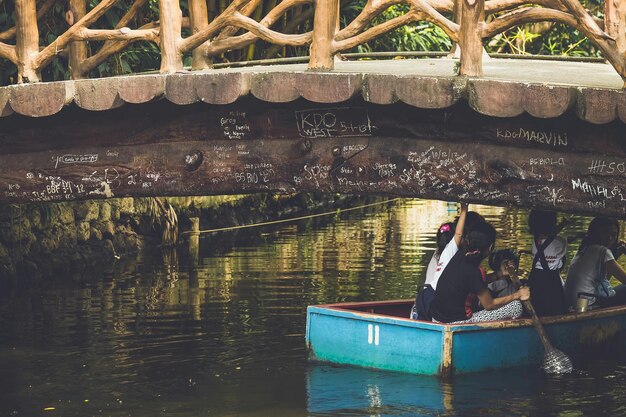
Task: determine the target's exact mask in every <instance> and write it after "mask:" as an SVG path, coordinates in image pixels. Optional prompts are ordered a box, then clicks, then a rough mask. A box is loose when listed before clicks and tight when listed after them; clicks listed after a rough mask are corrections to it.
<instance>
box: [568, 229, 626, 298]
mask: <svg viewBox="0 0 626 417" xmlns="http://www.w3.org/2000/svg"><path fill="white" fill-rule="evenodd" d="M619 232H620V228H619V222H618V221H617V220H614V219H609V218H607V217H596V218H594V219H593V220H592V221H591V223H590V224H589V228H588V229H587V234H586V235H585V237H584V238H583V240H582V242H581V244H580V247H579V248H578V252H577V253H576V256H575V257H574V259H573V260H572V264H571V265H570V267H569V271H568V272H567V281H566V282H565V297H566V300H567V302H568V304H569V306H570V307H574V306H575V305H576V301H577V299H578V298H579V297H584V298H587V299H588V300H589V305H590V306H593V307H609V306H614V305H620V304H626V285H619V286H618V287H615V288H613V287H612V286H611V285H610V283H609V279H610V278H611V277H615V278H616V279H617V280H619V281H620V282H622V284H624V283H626V271H624V269H622V267H621V266H619V264H618V263H617V262H616V259H617V258H619V257H620V255H622V254H623V253H624V251H625V250H624V248H625V245H624V242H620V241H618V239H619Z"/></svg>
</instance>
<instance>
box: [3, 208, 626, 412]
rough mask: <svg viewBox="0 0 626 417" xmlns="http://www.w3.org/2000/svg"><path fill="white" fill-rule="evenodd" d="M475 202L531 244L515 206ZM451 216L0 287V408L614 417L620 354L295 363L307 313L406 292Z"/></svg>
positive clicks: (516, 241)
mask: <svg viewBox="0 0 626 417" xmlns="http://www.w3.org/2000/svg"><path fill="white" fill-rule="evenodd" d="M477 210H478V211H480V212H481V213H483V214H484V215H485V216H486V217H487V218H488V220H489V221H491V222H492V223H493V224H494V225H495V226H496V228H497V229H498V232H499V240H498V246H499V247H513V248H518V249H522V248H528V247H529V244H530V240H529V236H528V234H527V232H526V218H527V214H528V213H527V211H523V210H513V209H500V208H491V207H479V208H477ZM456 213H457V206H456V205H452V204H446V203H441V202H425V201H419V200H395V201H394V202H392V203H389V204H386V205H379V206H376V207H370V208H367V209H364V210H356V211H350V212H348V213H345V214H336V215H333V216H328V217H324V218H318V219H314V220H309V221H300V222H297V223H291V224H282V225H278V226H274V227H272V228H265V229H254V230H252V229H251V230H247V231H240V232H238V233H237V234H228V233H226V234H223V235H221V236H219V237H218V238H212V239H202V240H201V243H200V244H201V247H200V260H199V264H198V265H190V261H189V257H188V256H187V254H186V250H185V249H184V248H181V249H179V251H178V253H177V252H175V251H168V252H156V253H151V254H146V255H143V256H142V257H141V258H138V259H122V260H121V261H118V262H117V263H115V264H112V265H111V266H110V268H109V269H108V270H98V271H93V273H92V274H90V275H84V276H81V277H54V278H53V279H50V280H47V281H45V282H43V283H40V284H37V285H31V286H28V287H27V288H25V289H19V290H15V289H14V290H12V291H10V292H5V293H2V294H0V376H1V377H0V416H28V417H30V416H145V417H148V416H157V415H163V416H181V417H182V416H185V417H192V416H194V417H195V416H422V415H423V416H437V415H446V416H456V415H459V416H465V415H467V416H503V415H511V416H548V415H554V416H568V417H573V416H586V415H589V416H596V415H610V416H623V415H626V359H624V355H623V354H621V355H620V354H607V355H605V354H603V355H598V357H596V358H591V359H589V360H587V361H584V362H580V361H579V362H578V363H577V364H576V365H577V368H578V370H577V372H576V373H575V374H573V375H568V376H564V377H547V376H545V375H543V374H542V373H541V372H540V371H539V370H537V369H534V368H528V369H518V370H513V371H511V370H509V371H506V372H497V373H486V374H479V375H471V376H462V377H457V378H455V379H453V380H449V381H442V380H439V379H437V378H431V377H421V376H415V375H406V374H400V373H388V372H378V371H372V370H364V369H358V368H347V367H334V366H326V365H317V364H310V363H308V362H307V360H306V355H307V352H306V348H305V341H304V331H305V319H306V317H305V314H306V306H307V305H309V304H320V303H330V302H339V301H367V300H385V299H391V298H396V299H397V298H412V297H413V295H414V289H415V286H416V284H417V283H418V282H420V281H421V280H423V278H422V277H423V274H424V272H425V267H426V265H427V263H428V260H429V259H430V256H431V254H432V251H433V249H434V240H433V239H434V231H435V230H436V228H437V226H438V225H439V224H440V223H442V222H444V221H447V220H448V219H450V218H452V217H454V216H455V215H456ZM587 223H588V219H583V218H581V219H576V221H575V225H574V226H572V227H570V228H569V229H568V231H567V232H568V233H574V232H575V231H578V230H584V229H585V228H586V225H587ZM566 234H567V233H566ZM575 249H576V248H575V246H573V245H572V247H571V248H570V252H571V254H570V259H571V257H572V256H573V254H574V252H575ZM528 263H530V259H523V262H522V266H524V265H527V264H528ZM416 348H418V347H416ZM495 348H497V347H495V346H485V352H484V354H485V355H488V354H489V352H490V350H491V349H495Z"/></svg>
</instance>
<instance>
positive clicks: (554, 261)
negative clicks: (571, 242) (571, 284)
mask: <svg viewBox="0 0 626 417" xmlns="http://www.w3.org/2000/svg"><path fill="white" fill-rule="evenodd" d="M528 227H529V229H530V233H532V235H533V245H532V256H533V263H532V267H531V268H532V269H531V271H530V275H529V277H528V286H529V287H530V290H531V292H532V294H533V298H532V300H531V301H532V304H533V307H534V309H535V311H536V312H537V315H538V316H554V315H558V314H564V313H565V312H566V303H565V294H564V292H563V281H562V280H561V269H562V268H563V265H564V264H565V255H566V253H567V240H566V239H564V238H562V237H560V236H557V234H558V232H559V229H560V228H562V225H561V226H557V223H556V212H554V211H548V210H531V212H530V214H529V216H528Z"/></svg>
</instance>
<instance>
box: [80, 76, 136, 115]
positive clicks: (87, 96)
mask: <svg viewBox="0 0 626 417" xmlns="http://www.w3.org/2000/svg"><path fill="white" fill-rule="evenodd" d="M74 87H75V91H76V93H75V97H76V98H75V99H74V101H75V102H76V104H77V105H78V106H79V107H81V108H83V109H85V110H93V111H103V110H110V109H115V108H117V107H120V106H121V105H122V104H124V101H123V100H122V99H121V98H120V95H119V92H120V79H119V78H99V79H95V80H77V81H74Z"/></svg>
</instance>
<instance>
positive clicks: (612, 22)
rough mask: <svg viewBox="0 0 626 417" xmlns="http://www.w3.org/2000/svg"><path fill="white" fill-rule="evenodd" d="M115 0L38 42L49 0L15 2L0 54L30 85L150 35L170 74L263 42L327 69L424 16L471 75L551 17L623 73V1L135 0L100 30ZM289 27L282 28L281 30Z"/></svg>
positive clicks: (79, 2)
mask: <svg viewBox="0 0 626 417" xmlns="http://www.w3.org/2000/svg"><path fill="white" fill-rule="evenodd" d="M57 1H61V0H57ZM118 1H119V0H100V2H99V3H98V4H96V5H95V6H94V7H92V8H89V7H87V2H86V0H70V1H67V2H63V5H64V7H66V8H67V11H66V15H65V20H66V22H67V25H68V27H67V29H66V30H65V32H63V33H62V34H61V35H59V36H58V37H57V38H56V39H55V40H54V41H52V42H50V43H49V44H47V45H42V44H41V43H40V38H41V37H40V34H41V32H42V30H41V28H40V27H39V25H40V23H39V22H40V20H41V19H42V18H44V17H45V16H46V15H47V14H49V13H51V10H52V9H53V6H54V5H55V0H40V1H39V2H37V0H15V13H14V23H15V25H14V27H11V28H8V29H6V30H4V31H2V32H0V59H4V60H8V61H10V62H12V63H13V64H14V65H15V66H16V67H17V74H18V76H17V82H18V83H33V82H38V81H41V80H42V70H43V69H44V68H46V67H47V66H48V65H50V64H51V63H52V61H53V59H54V58H55V57H56V56H58V55H60V54H61V55H63V56H64V57H65V58H67V67H68V72H69V74H70V76H71V78H73V79H80V78H86V77H88V75H89V73H90V71H92V70H93V69H94V68H96V67H97V66H98V65H100V64H101V63H103V62H104V61H105V60H106V59H108V58H110V57H111V56H113V55H114V54H117V53H119V52H121V51H122V50H124V49H125V48H127V47H128V45H129V44H130V43H132V42H137V41H149V42H153V43H155V44H156V45H157V46H158V47H159V49H160V53H161V68H160V70H161V72H163V73H175V72H178V71H181V70H182V69H183V62H184V56H185V55H186V54H188V55H191V56H192V69H206V68H210V66H211V62H212V60H213V58H215V57H216V56H219V55H220V54H223V53H225V52H227V51H231V50H235V49H240V48H245V47H249V46H251V45H252V44H253V43H254V42H256V41H257V40H263V41H266V42H268V43H270V44H273V45H274V46H275V47H282V46H309V47H310V59H309V69H311V70H332V69H333V62H334V57H335V55H337V54H338V53H340V52H342V51H346V50H349V49H351V48H353V47H355V46H357V45H360V44H363V43H365V42H368V41H371V40H372V39H374V38H376V37H379V36H381V35H383V34H385V33H387V32H389V31H391V30H394V29H397V28H398V27H400V26H403V25H409V24H414V23H415V22H418V21H428V22H431V23H434V24H436V25H437V26H439V27H440V28H441V29H442V30H443V31H444V32H445V33H446V34H447V35H448V36H449V37H450V39H451V40H452V41H453V42H454V43H455V44H456V45H458V47H459V48H460V65H459V75H464V76H475V77H480V76H481V75H482V60H483V57H484V53H483V42H484V40H485V39H488V38H491V37H493V36H496V35H498V34H500V33H502V32H504V31H506V30H508V29H510V28H512V27H515V26H519V25H523V24H526V23H534V22H556V23H563V24H566V25H569V26H571V27H574V28H576V29H577V30H578V31H580V33H582V34H584V36H586V37H587V39H589V40H590V41H591V42H593V43H594V44H595V45H596V46H597V47H598V49H599V50H600V51H601V52H602V54H603V56H604V58H605V59H606V60H607V61H608V62H609V63H610V64H611V65H612V66H613V67H614V68H615V70H616V71H617V73H618V74H619V75H620V76H621V77H622V79H623V80H626V0H606V1H605V8H604V18H603V19H599V18H597V17H595V16H594V15H593V14H592V13H591V12H589V11H588V10H586V9H585V8H584V7H583V5H582V4H581V3H580V2H579V1H578V0H530V1H529V0H368V1H367V3H366V4H365V6H364V7H363V9H362V11H361V13H360V14H359V15H358V16H357V17H356V18H355V19H354V20H353V21H351V22H348V23H347V25H346V26H345V27H343V28H342V29H340V28H339V24H338V22H339V17H340V16H339V14H340V7H339V6H340V5H339V0H282V1H280V2H276V1H273V2H270V4H273V5H274V4H275V7H273V8H272V9H271V10H270V11H269V12H268V13H267V14H266V15H265V16H264V17H261V16H260V14H261V13H260V10H261V9H260V8H261V7H263V2H262V1H261V0H233V1H232V2H231V3H230V4H229V5H228V6H227V7H225V9H224V10H223V11H222V12H221V13H218V12H217V11H216V10H213V9H210V8H208V7H207V3H206V0H189V2H188V14H189V16H183V12H182V9H181V5H180V1H179V0H159V1H158V20H154V21H151V22H146V21H145V19H139V16H146V15H151V14H146V13H144V12H143V11H144V10H145V9H146V8H147V7H149V4H148V3H149V2H148V1H147V0H135V1H134V2H133V4H132V5H131V6H130V7H129V8H128V10H127V11H126V12H125V14H124V15H123V16H122V17H121V19H120V20H119V21H118V23H117V24H116V25H115V27H112V28H110V29H102V28H100V27H102V25H103V21H104V19H103V16H104V15H105V13H107V11H109V10H110V9H111V8H113V7H116V3H117V2H118ZM397 4H405V5H407V6H408V7H409V11H408V12H407V13H406V14H404V15H401V16H398V17H396V18H394V19H391V20H388V21H386V22H383V23H380V24H376V25H374V26H370V25H371V23H372V21H373V20H374V19H375V18H376V17H378V16H379V15H381V14H382V13H383V12H384V11H385V10H386V9H387V8H389V7H390V6H393V5H397ZM186 13H187V12H186ZM289 13H291V15H292V16H293V15H295V16H293V17H292V19H294V20H298V22H302V21H303V20H304V19H309V20H311V21H312V23H311V25H309V26H311V27H312V30H311V31H309V32H306V33H282V32H279V31H276V30H273V29H271V28H272V27H273V26H275V24H276V23H277V22H279V21H281V20H282V21H284V20H285V19H287V16H288V14H289ZM153 14H154V13H153ZM153 14H152V15H153ZM251 16H253V17H251ZM131 26H133V28H131ZM289 26H290V25H284V26H283V27H284V28H286V29H285V30H286V31H287V28H289ZM292 26H293V25H292ZM94 27H95V28H94ZM301 27H304V26H302V25H301ZM184 33H185V34H188V35H187V36H184ZM94 42H97V43H94Z"/></svg>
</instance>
